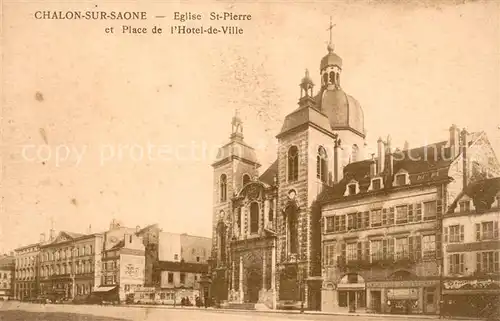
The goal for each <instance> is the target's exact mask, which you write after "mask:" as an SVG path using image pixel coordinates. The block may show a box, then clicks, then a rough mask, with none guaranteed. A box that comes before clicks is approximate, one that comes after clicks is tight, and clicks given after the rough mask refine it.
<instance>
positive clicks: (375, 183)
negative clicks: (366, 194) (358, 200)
mask: <svg viewBox="0 0 500 321" xmlns="http://www.w3.org/2000/svg"><path fill="white" fill-rule="evenodd" d="M383 187H384V184H383V182H382V177H375V178H372V180H371V182H370V186H369V187H368V191H378V190H381V189H382V188H383Z"/></svg>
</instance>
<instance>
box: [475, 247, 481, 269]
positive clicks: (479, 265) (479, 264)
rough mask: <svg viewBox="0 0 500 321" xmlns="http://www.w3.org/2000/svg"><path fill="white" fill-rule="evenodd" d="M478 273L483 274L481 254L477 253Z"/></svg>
mask: <svg viewBox="0 0 500 321" xmlns="http://www.w3.org/2000/svg"><path fill="white" fill-rule="evenodd" d="M476 272H478V273H479V272H481V252H476Z"/></svg>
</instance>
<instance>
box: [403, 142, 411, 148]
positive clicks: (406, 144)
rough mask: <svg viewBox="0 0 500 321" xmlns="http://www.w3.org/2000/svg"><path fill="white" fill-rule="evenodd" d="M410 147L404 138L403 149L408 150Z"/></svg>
mask: <svg viewBox="0 0 500 321" xmlns="http://www.w3.org/2000/svg"><path fill="white" fill-rule="evenodd" d="M409 149H410V143H408V141H407V140H405V145H404V146H403V150H409Z"/></svg>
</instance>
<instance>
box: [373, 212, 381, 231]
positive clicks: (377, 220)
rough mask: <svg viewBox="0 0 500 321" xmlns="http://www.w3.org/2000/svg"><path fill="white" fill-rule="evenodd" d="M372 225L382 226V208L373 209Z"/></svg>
mask: <svg viewBox="0 0 500 321" xmlns="http://www.w3.org/2000/svg"><path fill="white" fill-rule="evenodd" d="M371 220H372V222H371V223H372V227H377V226H382V210H380V209H378V210H373V211H372V212H371Z"/></svg>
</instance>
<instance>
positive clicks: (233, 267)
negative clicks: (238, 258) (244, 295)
mask: <svg viewBox="0 0 500 321" xmlns="http://www.w3.org/2000/svg"><path fill="white" fill-rule="evenodd" d="M232 261H233V262H231V293H232V292H233V290H234V278H235V275H234V273H235V271H234V269H235V264H234V258H233V260H232Z"/></svg>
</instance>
